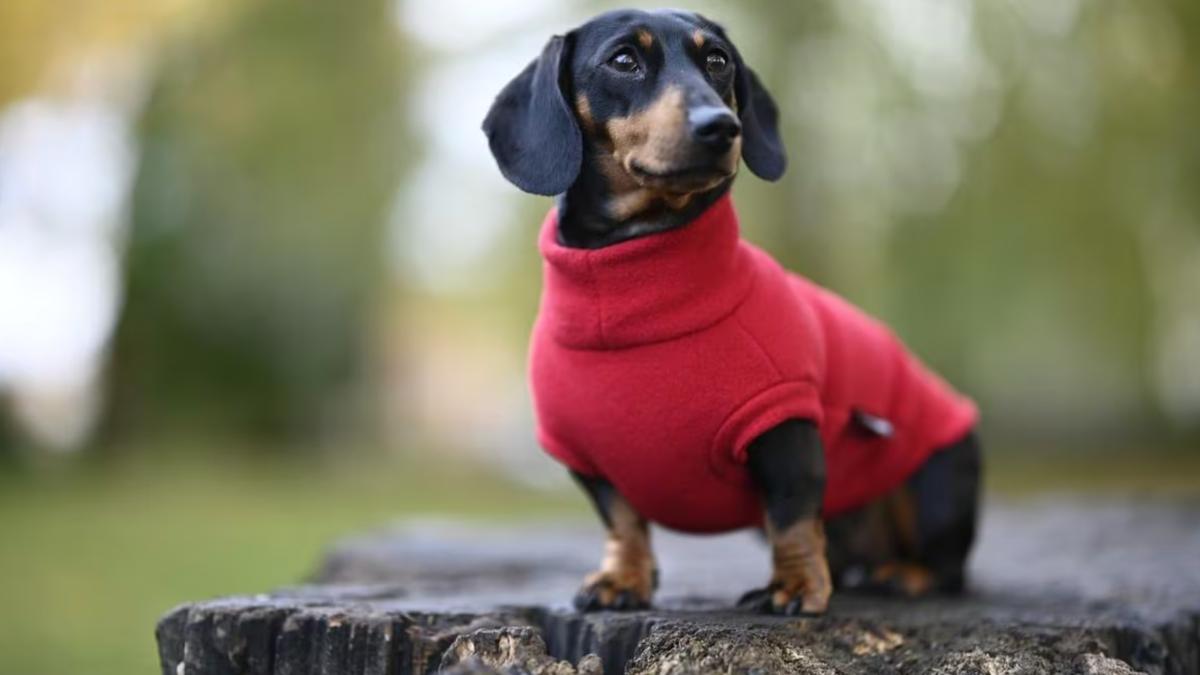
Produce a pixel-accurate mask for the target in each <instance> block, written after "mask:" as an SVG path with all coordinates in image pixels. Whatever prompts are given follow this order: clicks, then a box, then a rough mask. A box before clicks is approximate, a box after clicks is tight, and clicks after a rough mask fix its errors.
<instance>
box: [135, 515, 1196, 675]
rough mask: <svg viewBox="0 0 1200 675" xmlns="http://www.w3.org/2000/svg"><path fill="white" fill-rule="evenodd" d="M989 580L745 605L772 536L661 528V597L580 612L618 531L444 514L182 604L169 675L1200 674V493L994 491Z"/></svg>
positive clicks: (167, 652) (164, 633) (161, 632)
mask: <svg viewBox="0 0 1200 675" xmlns="http://www.w3.org/2000/svg"><path fill="white" fill-rule="evenodd" d="M985 514H986V516H985V519H984V523H983V527H982V530H981V539H980V542H979V544H978V546H977V548H976V552H975V555H974V556H973V559H972V570H971V572H972V576H971V579H970V585H971V590H970V592H969V593H968V594H967V595H965V596H963V597H959V598H936V599H928V600H921V601H907V600H901V599H888V598H876V597H864V596H854V595H849V594H835V596H834V599H833V602H832V604H831V607H830V610H829V612H828V614H827V615H826V616H824V617H821V618H817V619H798V618H780V617H768V616H760V615H756V614H752V613H749V612H743V611H737V610H734V609H732V608H731V607H732V604H733V602H734V600H735V599H736V597H737V596H738V595H740V594H741V593H742V592H743V591H745V590H747V589H749V588H752V587H756V586H759V585H761V584H762V583H764V582H765V581H766V578H767V574H768V560H767V551H766V548H765V545H764V544H763V542H762V541H761V539H760V538H759V537H757V536H756V535H755V534H754V533H749V532H746V533H739V534H734V535H727V536H721V537H685V536H681V535H677V534H672V533H669V532H661V531H656V532H655V535H654V536H655V544H656V549H657V551H658V554H659V560H660V565H661V572H662V580H663V585H662V588H661V590H660V591H659V594H658V598H657V602H658V605H657V607H656V608H655V609H653V610H649V611H640V612H630V613H607V612H605V613H595V614H586V615H581V614H578V613H576V612H574V611H573V610H571V609H570V608H569V601H570V598H571V596H572V594H573V592H574V590H575V588H576V585H577V584H578V582H579V580H580V579H581V578H582V575H583V574H584V573H585V572H587V571H589V570H590V569H591V568H592V566H593V565H594V564H595V563H596V562H597V561H598V559H599V554H600V548H601V530H600V527H599V525H595V526H588V525H587V524H575V525H529V526H523V527H503V528H485V527H482V526H466V525H462V524H455V523H448V522H447V523H439V522H426V523H421V524H415V525H412V524H410V525H406V526H403V527H398V528H396V529H393V530H389V531H385V532H378V533H372V534H366V535H363V536H360V537H355V538H351V539H347V540H345V541H343V542H340V543H338V544H336V545H334V546H333V547H332V549H331V550H330V552H329V554H328V555H327V557H326V558H325V560H324V561H323V562H322V564H321V565H320V567H319V570H318V571H317V573H316V574H315V575H314V577H313V579H312V580H311V583H309V584H308V585H304V586H298V587H295V588H290V589H284V590H280V591H276V592H273V593H268V594H264V595H258V596H253V597H234V598H223V599H218V600H212V601H207V602H197V603H192V604H187V605H183V606H181V607H178V608H175V609H174V610H172V611H171V612H169V613H168V614H167V615H166V616H165V617H163V619H162V620H161V621H160V622H159V625H158V630H157V637H158V646H159V654H160V657H161V663H162V671H163V675H223V674H227V673H228V674H234V673H238V674H261V675H266V674H277V675H299V674H302V673H303V674H313V675H317V674H320V675H349V674H351V673H354V674H364V675H366V674H371V675H375V674H377V675H407V674H409V673H432V672H438V671H442V672H448V673H510V674H517V675H519V674H523V673H532V674H534V675H570V674H574V673H579V674H580V675H584V674H587V675H596V674H598V673H601V672H603V673H608V674H609V675H615V674H617V673H622V672H625V673H631V674H637V675H650V674H655V675H676V674H684V673H687V674H697V675H698V674H707V673H774V672H806V673H807V672H811V673H929V672H934V673H962V674H970V673H1079V674H1085V673H1089V674H1109V673H1112V674H1115V673H1133V672H1145V673H1152V674H1159V673H1161V674H1166V675H1174V674H1180V675H1183V674H1196V675H1200V502H1190V503H1179V502H1172V503H1168V502H1155V501H1145V500H1142V501H1137V500H1127V501H1121V502H1112V501H1105V502H1100V501H1095V502H1090V501H1086V500H1065V499H1064V500H1044V501H1039V502H1036V503H1032V504H1024V505H1020V506H1017V505H1005V504H999V503H991V504H988V505H987V508H986V509H985Z"/></svg>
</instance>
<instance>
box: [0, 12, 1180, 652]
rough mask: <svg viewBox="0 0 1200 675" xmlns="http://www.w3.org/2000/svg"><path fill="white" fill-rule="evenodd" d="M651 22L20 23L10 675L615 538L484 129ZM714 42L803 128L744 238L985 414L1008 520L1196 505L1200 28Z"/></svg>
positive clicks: (4, 370)
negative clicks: (591, 28) (1088, 495)
mask: <svg viewBox="0 0 1200 675" xmlns="http://www.w3.org/2000/svg"><path fill="white" fill-rule="evenodd" d="M628 4H638V5H641V4H642V3H628V2H623V3H615V4H614V3H605V2H590V1H583V0H527V1H526V2H522V3H498V2H487V1H484V0H356V1H354V2H340V3H331V2H321V1H319V0H216V1H212V0H210V1H208V2H200V1H199V0H108V1H106V2H100V1H99V0H80V1H78V2H69V3H67V2H43V1H41V0H0V537H3V542H2V543H0V598H2V600H0V602H2V603H3V606H4V610H5V611H4V612H2V613H0V672H5V673H22V674H26V675H34V674H38V673H67V672H88V673H130V672H151V671H152V670H153V669H154V668H155V667H156V657H155V654H154V651H153V639H152V634H151V631H152V627H153V624H154V621H155V619H156V618H157V616H158V615H159V614H161V613H162V612H164V611H165V610H167V609H168V608H169V607H170V606H172V605H173V604H176V603H179V602H182V601H185V600H189V599H197V598H203V597H209V596H213V595H218V594H227V593H237V592H255V591H261V590H265V589H269V588H272V587H276V586H279V585H283V584H287V583H292V582H295V581H297V580H299V579H301V578H303V576H304V575H305V574H306V573H307V572H308V571H309V570H311V569H312V568H313V565H314V564H315V560H316V558H317V556H318V555H319V551H320V549H321V546H322V545H323V544H324V543H326V542H327V541H329V540H330V539H331V538H333V537H335V536H336V535H338V534H339V533H344V532H348V531H352V530H355V529H361V528H365V527H370V526H374V525H378V524H381V523H384V522H387V521H388V520H390V519H393V518H397V517H406V516H421V515H428V514H451V515H455V516H461V517H471V518H484V519H486V518H514V517H557V516H564V515H569V516H582V515H583V514H585V513H586V507H585V504H584V503H583V500H582V499H581V498H580V497H578V496H576V495H575V494H574V492H573V491H572V490H571V488H570V486H568V485H567V481H566V480H565V478H564V477H563V475H562V473H561V471H560V470H559V468H558V467H557V466H556V465H555V464H554V463H553V462H552V461H551V460H549V459H548V458H546V457H545V456H544V455H543V454H542V453H541V452H540V451H539V450H538V449H537V448H536V446H535V444H534V442H533V436H532V415H531V412H530V402H529V397H528V393H527V390H526V386H525V379H524V370H525V349H526V338H527V334H528V330H529V327H530V324H531V322H532V319H533V315H534V312H535V311H536V303H537V293H538V289H539V284H540V271H539V264H538V258H537V253H536V250H535V247H534V235H535V231H536V228H537V226H538V224H539V221H540V217H541V216H542V214H543V213H544V211H545V210H546V208H547V207H548V205H549V202H548V200H546V199H544V198H534V197H529V196H525V195H521V194H519V193H518V192H517V190H516V189H515V188H512V187H511V186H509V185H508V184H507V183H505V182H504V181H503V180H502V178H501V177H500V175H499V173H498V171H497V170H496V169H495V167H494V165H493V163H492V161H491V158H490V156H489V154H488V152H487V147H486V143H485V141H484V137H483V135H482V133H480V132H479V130H478V127H479V123H480V121H481V120H482V118H483V115H484V113H485V111H486V109H487V106H488V105H489V103H490V101H491V99H492V97H493V96H494V94H495V93H496V92H497V91H499V89H500V88H501V87H502V86H503V84H504V83H505V82H507V81H508V79H509V78H510V77H512V76H513V75H514V74H516V73H517V72H518V70H520V68H521V67H523V66H524V65H525V64H526V63H527V62H528V61H529V60H530V59H531V58H532V57H533V56H534V55H535V54H537V53H538V51H539V50H540V47H541V45H542V43H543V42H544V41H545V40H546V38H547V37H548V36H549V35H550V34H552V33H555V32H560V33H561V32H564V31H566V30H568V29H569V28H570V27H571V26H573V25H574V24H576V23H578V22H580V21H582V20H583V19H585V18H586V17H587V16H589V15H591V14H593V13H595V12H597V11H600V10H603V9H610V8H614V7H616V6H623V5H628ZM645 6H652V5H645ZM689 8H690V9H696V10H699V11H701V12H703V13H705V14H707V15H709V16H711V17H712V18H715V19H717V20H719V21H720V22H722V23H724V24H725V25H726V27H727V28H728V29H729V31H730V33H731V35H732V37H733V39H734V40H735V41H737V44H738V45H739V47H740V48H741V49H742V51H743V52H744V53H745V55H746V57H747V59H748V60H749V61H750V63H751V64H753V65H754V66H755V68H756V69H757V71H758V72H759V74H760V76H761V77H762V78H763V80H764V81H765V82H766V83H767V86H768V87H769V88H770V89H771V90H772V91H773V92H774V95H775V98H776V100H777V101H778V103H779V105H780V107H781V109H782V111H783V119H784V125H785V126H784V132H785V136H786V140H787V143H788V147H789V150H790V155H791V158H792V163H791V168H790V171H789V173H788V175H787V176H786V177H785V178H784V179H783V181H782V182H781V183H780V184H773V185H772V184H764V183H761V182H758V181H756V179H754V178H753V176H751V175H750V174H748V173H746V172H743V176H742V179H741V180H740V181H739V182H738V184H737V187H736V190H735V193H736V197H737V200H738V205H739V210H740V211H741V214H742V217H743V221H744V226H745V230H746V235H747V236H748V237H749V238H750V239H752V240H753V241H755V242H758V243H760V244H761V245H763V246H765V247H766V248H768V249H769V250H770V251H772V252H773V253H775V254H776V255H777V256H778V257H779V258H780V259H781V260H782V261H783V262H785V263H786V264H787V265H789V266H791V267H792V268H794V269H796V270H799V271H801V272H803V273H805V274H806V275H808V276H810V277H811V278H813V279H815V280H817V281H819V282H821V283H823V284H825V285H827V286H830V287H832V288H834V289H836V290H837V291H839V292H841V293H842V294H844V295H846V296H847V297H849V298H850V299H852V300H853V301H855V302H856V303H858V304H859V305H861V306H863V307H864V308H866V309H868V310H870V311H871V312H873V313H875V314H877V315H879V316H881V317H883V318H884V319H885V320H887V321H888V322H890V323H891V324H892V325H893V326H894V327H895V328H896V330H897V332H898V333H899V334H900V335H901V336H902V337H904V338H905V339H906V340H907V341H908V342H909V344H910V345H911V346H912V347H913V349H914V350H915V351H916V352H917V353H918V354H920V355H921V356H922V357H923V358H924V359H925V360H926V361H928V362H929V363H931V364H932V365H933V366H935V367H936V368H937V369H939V370H940V371H941V372H942V373H943V374H945V375H946V376H947V377H948V379H950V380H951V381H952V382H954V383H955V384H956V385H957V386H959V387H960V388H961V389H963V390H964V391H966V392H968V393H970V394H971V395H972V396H974V397H975V398H976V399H977V400H978V401H979V402H980V404H981V407H982V409H983V410H984V413H985V422H984V426H985V437H986V439H987V441H988V454H989V460H990V466H989V468H990V473H989V476H988V487H989V490H991V492H992V493H993V494H1000V495H1016V496H1018V497H1019V496H1020V495H1028V494H1031V493H1036V492H1040V491H1061V490H1086V491H1091V492H1099V493H1102V494H1115V493H1118V492H1131V491H1134V492H1143V493H1150V494H1155V495H1160V494H1193V495H1194V494H1200V124H1198V123H1197V120H1200V72H1198V70H1200V4H1197V3H1195V2H1194V1H1193V0H1163V1H1161V2H1143V1H1141V0H1090V1H1087V2H1084V1H1083V0H1054V1H1053V2H1047V1H1046V0H1004V1H999V2H992V1H985V0H975V1H974V2H970V1H968V0H810V1H808V2H803V3H756V2H749V3H747V2H742V3H718V2H693V3H692V4H691V5H690V6H689Z"/></svg>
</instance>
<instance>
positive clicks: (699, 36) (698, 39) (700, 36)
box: [692, 28, 704, 47]
mask: <svg viewBox="0 0 1200 675" xmlns="http://www.w3.org/2000/svg"><path fill="white" fill-rule="evenodd" d="M692 42H694V43H696V46H697V47H703V46H704V32H703V31H701V30H700V29H699V28H697V29H696V32H694V33H692Z"/></svg>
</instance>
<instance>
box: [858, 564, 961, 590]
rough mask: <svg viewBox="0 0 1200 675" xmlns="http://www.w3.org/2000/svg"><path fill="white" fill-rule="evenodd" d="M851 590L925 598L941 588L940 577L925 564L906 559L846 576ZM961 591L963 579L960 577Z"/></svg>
mask: <svg viewBox="0 0 1200 675" xmlns="http://www.w3.org/2000/svg"><path fill="white" fill-rule="evenodd" d="M843 585H844V586H845V587H846V589H847V590H850V591H854V592H858V593H864V594H869V595H883V596H895V597H902V598H909V599H913V598H921V597H925V596H927V595H930V594H931V593H933V592H934V591H935V590H940V586H939V583H938V579H936V578H935V577H934V575H933V574H932V573H931V572H930V571H929V569H928V568H926V567H923V566H921V565H916V564H912V563H902V562H890V563H884V564H882V565H879V566H877V567H875V568H874V569H872V570H871V571H870V572H869V573H868V572H865V571H858V573H857V574H855V575H853V578H852V579H849V580H845V579H844V580H843ZM957 587H958V589H959V590H960V591H961V588H962V581H961V578H960V579H959V580H958V586H957Z"/></svg>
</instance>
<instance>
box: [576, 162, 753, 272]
mask: <svg viewBox="0 0 1200 675" xmlns="http://www.w3.org/2000/svg"><path fill="white" fill-rule="evenodd" d="M589 154H590V153H589ZM732 184H733V178H732V177H730V178H729V179H727V180H724V181H722V182H721V183H720V184H719V185H717V186H716V187H714V188H711V189H709V190H707V191H705V192H698V193H695V194H692V195H688V196H687V197H686V198H685V199H680V200H677V201H681V202H682V203H681V204H678V208H674V207H673V206H672V205H671V204H670V203H668V201H667V200H663V199H651V200H648V202H647V203H646V206H645V207H644V208H643V209H641V210H639V211H637V212H636V213H634V214H632V215H631V216H629V217H626V218H616V217H614V216H613V215H612V211H613V208H612V205H613V202H614V199H619V197H618V196H616V195H614V194H613V193H612V190H611V189H610V187H609V181H608V179H607V178H606V177H605V176H604V175H603V174H602V173H601V172H600V171H599V170H597V169H596V166H595V163H594V162H592V161H589V159H588V158H585V160H584V162H583V168H582V169H581V171H580V173H579V178H578V179H577V180H576V181H575V183H574V184H573V185H572V186H571V187H570V189H568V190H567V191H566V192H565V193H563V194H561V195H559V197H558V242H559V243H560V244H562V245H563V246H569V247H571V248H585V249H595V248H604V247H605V246H612V245H613V244H617V243H620V242H622V241H627V240H629V239H634V238H637V237H644V236H646V235H649V234H655V233H658V232H665V231H667V230H672V229H675V228H677V227H681V226H683V225H686V224H688V223H690V222H692V221H693V220H695V219H696V217H697V216H699V215H700V214H701V213H703V212H704V211H705V210H706V209H707V208H708V207H709V206H712V205H713V204H714V203H716V201H717V200H718V199H720V198H721V196H722V195H724V194H725V193H726V192H728V191H729V188H730V186H731V185H732Z"/></svg>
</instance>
